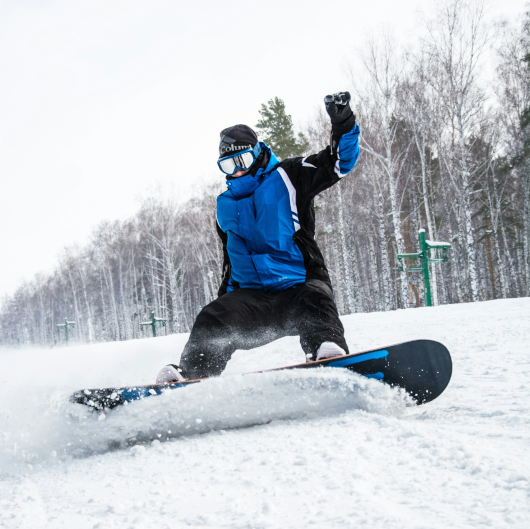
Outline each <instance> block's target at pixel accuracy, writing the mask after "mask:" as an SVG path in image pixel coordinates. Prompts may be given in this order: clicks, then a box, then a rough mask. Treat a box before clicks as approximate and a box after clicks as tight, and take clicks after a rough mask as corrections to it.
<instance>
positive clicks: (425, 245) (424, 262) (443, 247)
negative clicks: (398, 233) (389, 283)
mask: <svg viewBox="0 0 530 529" xmlns="http://www.w3.org/2000/svg"><path fill="white" fill-rule="evenodd" d="M418 238H419V241H420V251H419V252H417V253H401V254H397V258H398V262H399V267H398V270H399V271H400V272H403V271H406V272H423V284H424V286H425V306H426V307H432V299H431V280H430V277H429V263H443V262H445V261H447V251H448V250H449V249H450V248H451V245H450V244H449V243H448V242H434V241H428V240H426V239H425V230H424V229H421V230H419V231H418ZM431 249H432V250H434V251H435V255H434V257H432V256H431V254H430V251H431ZM405 259H410V260H414V259H418V260H419V261H420V266H409V267H406V268H405V264H404V262H403V261H404V260H405Z"/></svg>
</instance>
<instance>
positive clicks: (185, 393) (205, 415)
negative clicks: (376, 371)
mask: <svg viewBox="0 0 530 529" xmlns="http://www.w3.org/2000/svg"><path fill="white" fill-rule="evenodd" d="M66 397H67V396H66V395H64V396H63V398H62V399H58V396H57V394H56V393H52V394H51V395H50V399H49V400H48V401H46V399H45V398H43V399H39V400H40V403H41V404H40V406H41V408H42V413H41V415H40V416H39V418H38V421H37V422H34V421H29V422H28V423H26V424H21V422H20V421H17V422H18V424H17V427H16V428H15V429H13V428H12V427H11V428H9V426H8V424H9V422H10V421H9V420H8V421H6V425H5V427H4V431H6V434H5V435H4V439H3V440H2V441H1V443H0V453H1V455H2V459H3V461H4V464H3V467H4V468H3V472H4V473H14V474H17V471H22V472H27V471H28V470H32V469H33V467H34V466H35V465H38V466H39V468H40V467H41V466H42V465H43V464H44V465H50V464H51V465H54V464H57V463H59V462H63V461H68V460H70V459H72V458H78V457H86V456H90V455H94V454H101V453H105V452H108V451H113V450H117V449H120V448H127V447H130V446H133V445H136V444H144V443H148V442H150V441H154V440H160V441H162V442H164V441H167V440H168V439H172V438H177V437H182V436H186V435H195V434H200V433H206V432H210V431H214V430H226V429H232V428H242V427H245V426H254V425H258V424H267V423H269V422H271V421H274V420H282V419H291V420H294V419H301V418H318V417H321V416H323V415H337V414H340V413H343V412H345V411H346V410H349V409H359V410H363V411H366V412H369V413H379V414H382V415H395V416H400V415H402V414H403V413H404V411H405V407H406V404H407V403H409V404H412V402H411V400H410V399H409V398H408V396H407V395H406V394H405V393H404V392H402V391H398V390H396V389H393V388H390V387H388V386H385V385H384V384H381V383H380V382H378V381H375V380H369V379H367V378H365V377H361V376H360V375H356V374H354V373H350V372H347V371H343V370H337V369H332V368H328V369H325V370H322V371H321V372H319V373H318V374H316V373H313V372H309V371H291V372H288V371H278V372H273V373H263V374H251V375H246V376H240V375H239V376H237V375H236V376H231V377H225V378H218V379H212V380H208V381H205V382H203V383H201V384H195V385H192V386H189V387H186V388H181V389H176V390H173V391H171V390H167V391H166V392H165V393H164V394H162V395H160V396H156V397H151V398H148V399H145V400H142V401H140V402H137V403H134V404H133V405H126V406H120V407H118V408H116V409H114V410H112V411H110V412H108V414H104V413H98V412H95V411H92V410H90V409H89V408H87V407H86V406H83V405H80V404H70V403H68V402H67V401H66ZM9 430H11V431H9Z"/></svg>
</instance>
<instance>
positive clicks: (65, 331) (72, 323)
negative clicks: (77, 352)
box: [57, 318, 75, 345]
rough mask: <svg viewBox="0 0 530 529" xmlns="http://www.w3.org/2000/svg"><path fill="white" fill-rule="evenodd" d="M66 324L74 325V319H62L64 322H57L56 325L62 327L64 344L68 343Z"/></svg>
mask: <svg viewBox="0 0 530 529" xmlns="http://www.w3.org/2000/svg"><path fill="white" fill-rule="evenodd" d="M68 325H75V321H68V318H65V319H64V323H58V324H57V327H64V339H65V341H66V345H68Z"/></svg>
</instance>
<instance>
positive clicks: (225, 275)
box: [216, 223, 232, 297]
mask: <svg viewBox="0 0 530 529" xmlns="http://www.w3.org/2000/svg"><path fill="white" fill-rule="evenodd" d="M216 226H217V234H218V235H219V238H220V239H221V242H222V243H223V268H222V271H221V285H220V287H219V290H218V291H217V296H218V297H221V296H224V295H225V294H226V293H227V292H228V287H229V281H230V275H231V274H232V264H231V263H230V257H229V256H228V252H227V250H226V242H227V240H228V236H227V235H226V233H225V232H224V231H223V230H222V229H221V227H220V226H219V224H218V223H216Z"/></svg>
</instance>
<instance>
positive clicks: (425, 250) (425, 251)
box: [418, 229, 432, 307]
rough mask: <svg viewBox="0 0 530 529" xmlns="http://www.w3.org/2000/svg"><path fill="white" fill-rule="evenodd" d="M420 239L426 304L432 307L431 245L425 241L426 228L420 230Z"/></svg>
mask: <svg viewBox="0 0 530 529" xmlns="http://www.w3.org/2000/svg"><path fill="white" fill-rule="evenodd" d="M418 235H419V239H420V254H421V257H420V259H421V267H422V268H423V283H424V285H425V306H426V307H432V299H431V281H430V278H429V247H428V246H427V242H426V241H425V230H423V229H421V230H419V232H418Z"/></svg>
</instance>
